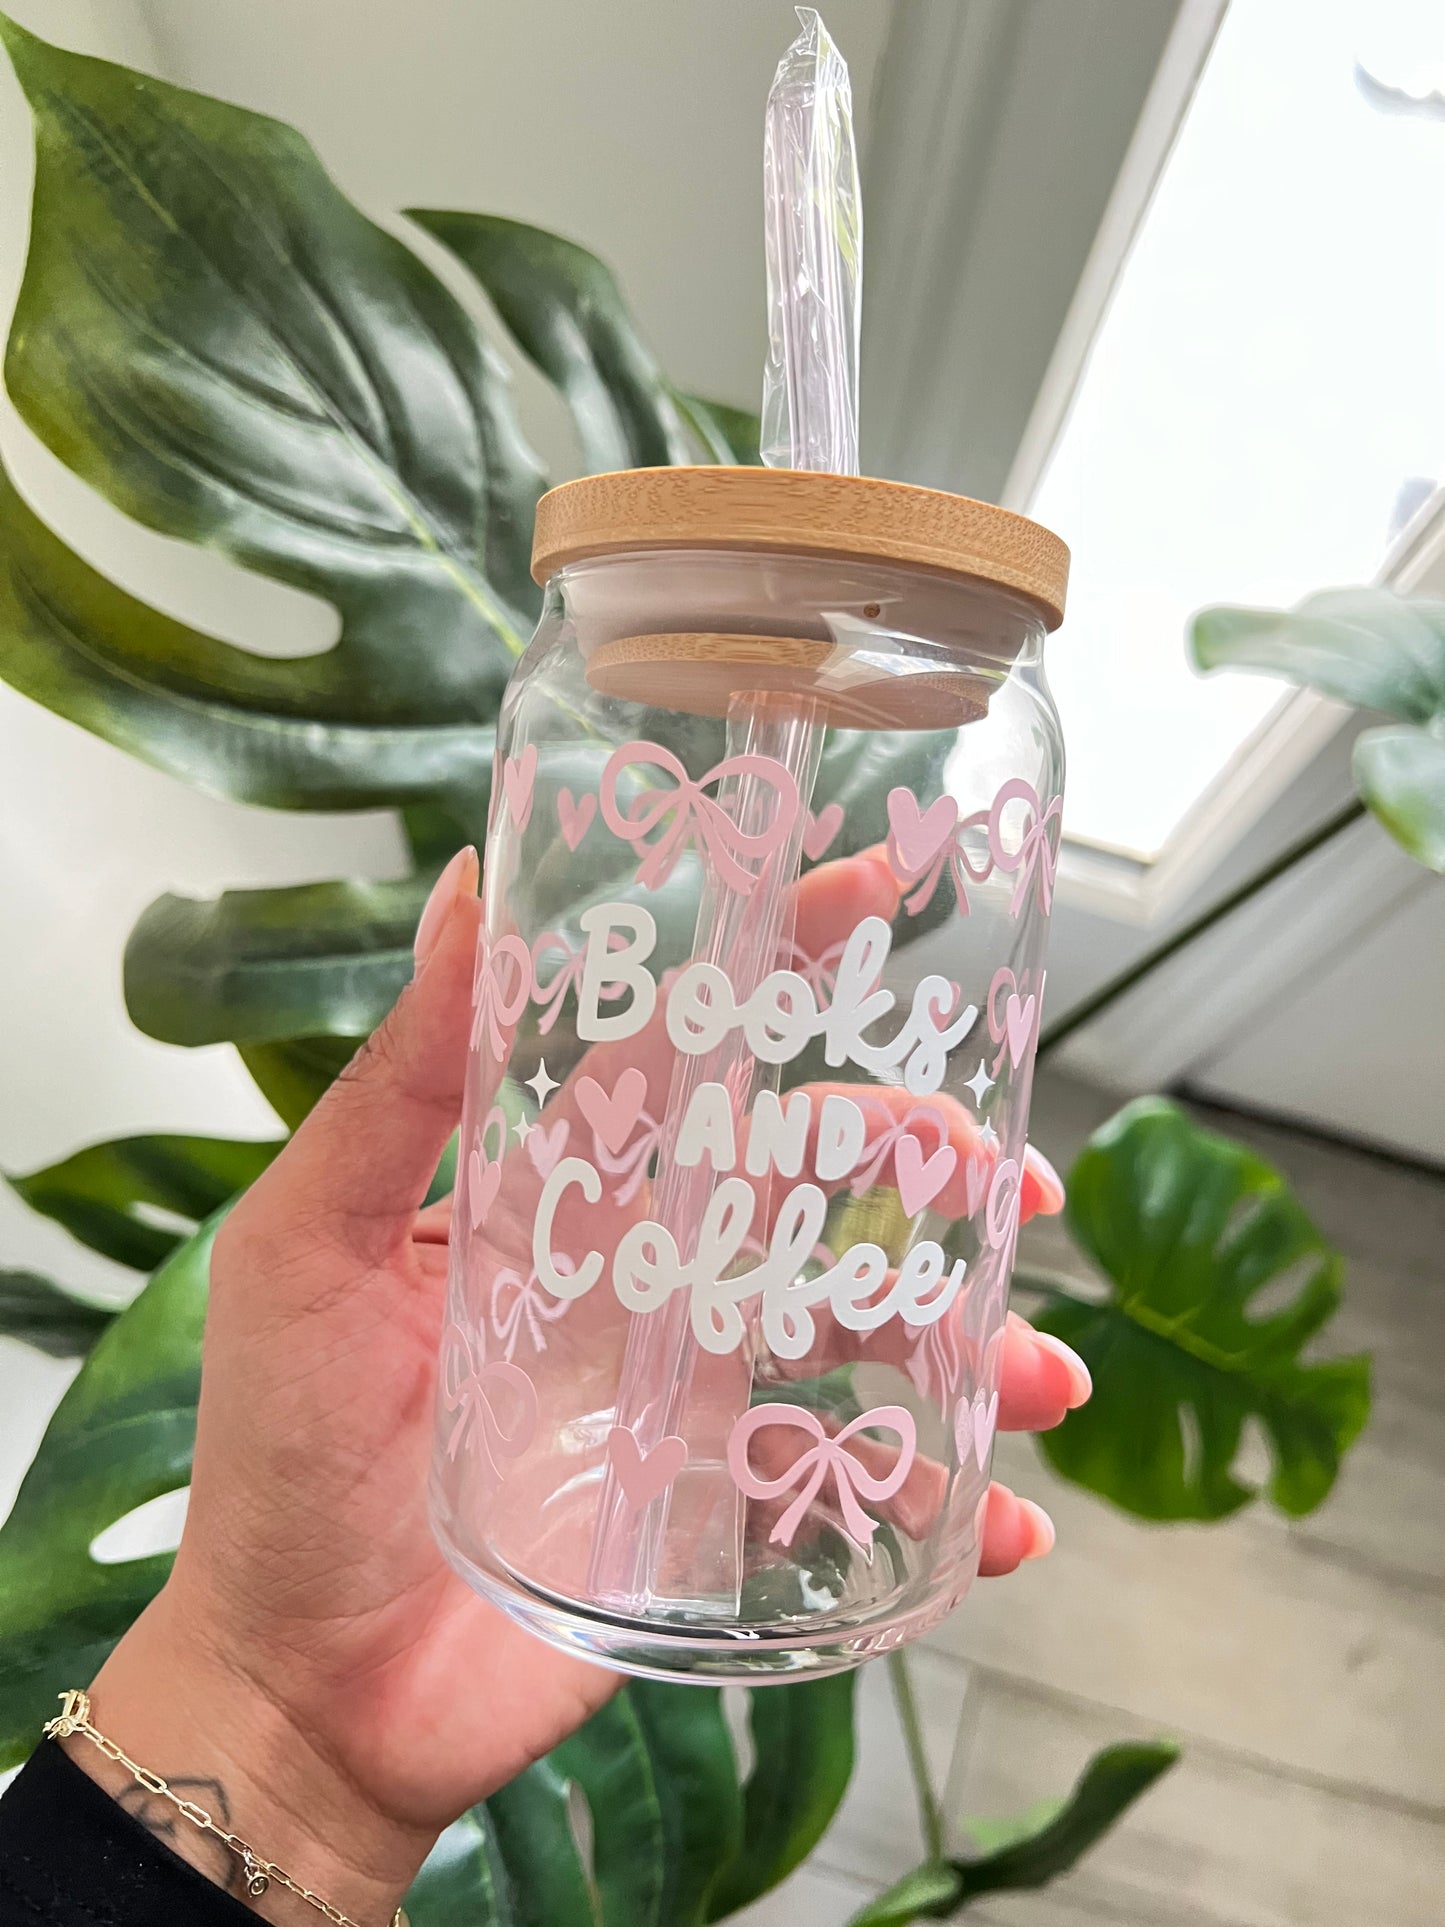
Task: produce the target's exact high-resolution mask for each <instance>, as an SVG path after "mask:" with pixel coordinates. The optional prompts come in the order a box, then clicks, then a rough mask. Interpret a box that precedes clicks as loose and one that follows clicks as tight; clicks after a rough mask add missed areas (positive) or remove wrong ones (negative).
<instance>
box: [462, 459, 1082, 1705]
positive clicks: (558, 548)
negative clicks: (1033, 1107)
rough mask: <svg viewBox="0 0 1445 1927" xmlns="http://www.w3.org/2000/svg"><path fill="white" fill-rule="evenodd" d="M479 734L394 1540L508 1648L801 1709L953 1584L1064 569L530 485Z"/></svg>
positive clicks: (818, 498)
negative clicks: (414, 1535) (724, 1685)
mask: <svg viewBox="0 0 1445 1927" xmlns="http://www.w3.org/2000/svg"><path fill="white" fill-rule="evenodd" d="M533 566H534V573H535V574H536V576H537V578H538V580H539V581H543V582H545V584H546V595H545V601H544V606H543V610H542V615H541V619H540V621H539V624H538V627H537V631H536V634H535V636H534V637H533V639H532V641H531V644H530V645H529V647H528V648H527V650H526V653H525V654H524V655H523V656H522V658H521V659H520V661H519V663H518V665H517V668H516V670H515V672H514V674H513V677H512V680H511V683H510V685H509V687H508V690H507V693H506V696H505V700H504V702H503V705H502V710H501V716H500V720H499V727H498V738H497V749H496V761H495V769H494V776H493V788H492V796H491V819H490V829H489V834H488V839H487V848H486V860H485V868H484V884H483V894H484V909H485V918H484V925H483V931H482V936H481V939H480V945H479V950H478V955H477V960H476V978H475V996H474V1019H473V1026H472V1036H471V1063H470V1069H469V1077H468V1086H467V1095H466V1103H465V1112H464V1116H463V1120H462V1127H461V1139H460V1152H459V1157H458V1175H457V1187H456V1199H455V1207H454V1216H453V1220H452V1239H451V1273H450V1279H449V1284H448V1296H447V1311H446V1323H445V1331H444V1336H443V1341H442V1356H441V1367H440V1382H439V1394H438V1410H437V1430H436V1445H435V1454H434V1463H433V1473H432V1486H431V1508H432V1518H433V1524H434V1529H435V1531H436V1533H437V1536H438V1539H439V1542H440V1544H441V1546H442V1548H443V1551H444V1552H445V1554H446V1557H447V1558H448V1559H449V1560H450V1562H451V1563H452V1565H453V1566H454V1567H455V1568H456V1569H457V1571H458V1572H460V1573H461V1574H462V1575H463V1576H464V1577H465V1578H466V1579H467V1581H468V1582H469V1583H470V1584H471V1585H472V1586H473V1587H475V1588H476V1590H477V1591H479V1592H480V1593H482V1594H484V1595H485V1596H486V1597H487V1598H489V1599H491V1600H493V1601H494V1602H495V1603H497V1604H498V1605H500V1606H502V1607H503V1608H504V1609H505V1610H506V1611H507V1612H509V1613H510V1614H512V1615H513V1616H514V1617H515V1618H516V1619H518V1620H520V1621H521V1622H522V1623H524V1624H525V1625H527V1626H528V1627H530V1628H531V1629H532V1630H534V1631H535V1632H537V1633H539V1634H541V1635H542V1636H543V1637H545V1638H547V1639H550V1640H552V1641H554V1642H556V1643H557V1644H559V1645H562V1646H564V1647H568V1648H570V1649H572V1650H574V1651H577V1652H581V1653H584V1654H587V1655H590V1656H592V1657H594V1658H596V1659H598V1660H601V1661H605V1662H606V1663H607V1664H608V1665H611V1666H618V1667H622V1668H624V1669H627V1670H631V1671H634V1672H638V1673H644V1674H652V1675H656V1676H661V1677H667V1678H676V1679H693V1678H696V1679H708V1680H726V1679H747V1680H753V1681H756V1680H759V1679H765V1678H767V1677H769V1676H778V1677H785V1676H797V1675H801V1674H806V1673H810V1672H811V1673H821V1672H829V1671H837V1670H839V1669H841V1668H844V1667H847V1666H852V1665H855V1664H857V1663H858V1662H860V1661H861V1660H863V1659H865V1658H867V1657H868V1656H870V1655H871V1654H874V1653H877V1652H879V1651H882V1650H885V1649H887V1648H889V1647H891V1646H894V1645H897V1644H899V1643H900V1642H901V1641H903V1640H905V1639H909V1638H912V1637H914V1636H915V1635H916V1634H918V1633H920V1632H923V1631H924V1630H926V1629H927V1628H928V1627H929V1626H931V1625H933V1624H934V1623H935V1622H936V1621H937V1620H939V1619H940V1618H942V1617H943V1615H944V1614H945V1613H947V1612H948V1611H949V1610H950V1609H951V1608H952V1607H953V1606H954V1605H956V1604H957V1602H958V1601H959V1600H960V1599H961V1598H962V1596H963V1594H964V1593H965V1592H966V1591H967V1589H968V1587H969V1584H970V1583H971V1581H972V1579H973V1577H974V1575H975V1573H976V1572H977V1569H978V1559H979V1543H980V1532H981V1526H982V1518H983V1508H984V1502H985V1494H986V1491H987V1486H988V1476H989V1461H990V1455H991V1450H992V1444H993V1434H994V1427H995V1422H996V1419H997V1414H998V1382H999V1354H1000V1349H1001V1345H1002V1339H1003V1327H1004V1314H1005V1308H1006V1301H1007V1294H1008V1282H1009V1273H1010V1269H1011V1266H1012V1262H1013V1256H1014V1245H1015V1241H1016V1238H1017V1233H1018V1223H1019V1202H1020V1184H1021V1175H1022V1169H1023V1157H1024V1146H1025V1136H1026V1130H1027V1122H1028V1107H1029V1087H1030V1081H1031V1076H1032V1068H1033V1059H1034V1050H1035V1045H1036V1042H1037V1039H1038V1032H1039V1018H1040V1011H1041V1009H1042V1005H1043V995H1044V948H1045V940H1046V935H1047V926H1048V918H1049V909H1050V903H1051V899H1052V895H1053V889H1054V879H1055V873H1056V869H1057V864H1058V855H1059V836H1060V812H1061V807H1062V804H1061V789H1062V783H1063V747H1062V740H1061V736H1060V731H1059V725H1058V719H1057V716H1056V713H1055V710H1054V706H1053V703H1052V702H1051V700H1050V697H1049V692H1048V687H1047V684H1046V682H1045V680H1044V671H1043V641H1044V635H1045V632H1046V631H1047V630H1048V629H1051V628H1053V627H1055V626H1056V625H1057V624H1058V622H1059V621H1060V620H1061V617H1062V607H1063V596H1064V588H1065V582H1066V577H1067V568H1068V554H1067V551H1066V550H1065V548H1064V546H1063V544H1062V543H1060V542H1059V541H1058V540H1057V538H1055V537H1054V536H1052V535H1050V534H1049V533H1048V531H1047V530H1044V529H1042V528H1039V527H1038V526H1037V525H1036V524H1033V523H1030V522H1027V521H1025V520H1024V519H1023V518H1021V517H1019V516H1015V515H1012V514H1009V513H1007V512H1006V511H1004V510H1001V509H997V508H992V507H988V506H986V505H984V504H980V503H977V502H970V501H966V500H964V499H962V498H960V497H956V496H950V495H944V494H940V493H938V492H936V491H933V490H928V489H919V488H910V487H904V486H901V485H899V484H895V483H890V482H881V481H875V480H871V479H868V478H864V477H847V476H832V475H819V474H803V473H789V472H785V471H784V472H778V471H768V470H760V469H722V468H709V469H649V470H636V471H629V472H625V473H622V474H617V475H599V476H592V477H589V478H587V479H585V480H583V481H578V482H572V483H569V484H567V485H566V486H564V487H562V488H560V489H556V490H554V491H553V492H552V493H551V494H550V495H548V496H547V497H545V498H544V500H543V501H542V503H541V505H540V508H539V511H538V517H537V534H536V546H535V552H534V562H533Z"/></svg>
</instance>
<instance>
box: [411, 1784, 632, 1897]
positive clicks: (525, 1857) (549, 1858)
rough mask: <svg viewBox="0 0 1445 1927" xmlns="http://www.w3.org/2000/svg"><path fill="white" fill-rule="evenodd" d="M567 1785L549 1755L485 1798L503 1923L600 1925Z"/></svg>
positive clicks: (593, 1890)
mask: <svg viewBox="0 0 1445 1927" xmlns="http://www.w3.org/2000/svg"><path fill="white" fill-rule="evenodd" d="M568 1785H569V1783H568V1781H567V1778H566V1776H565V1775H564V1774H563V1773H562V1772H561V1771H560V1770H559V1769H558V1767H557V1765H556V1760H555V1756H553V1755H549V1756H548V1757H547V1758H546V1759H544V1760H538V1761H536V1763H535V1764H534V1765H532V1766H529V1767H528V1768H527V1770H526V1772H525V1773H522V1774H519V1775H518V1777H517V1778H516V1779H515V1780H513V1781H511V1782H510V1784H509V1785H507V1786H504V1787H499V1788H498V1790H497V1791H496V1792H495V1793H494V1794H493V1795H492V1797H491V1798H490V1799H489V1800H488V1801H487V1809H486V1810H487V1814H488V1817H489V1819H490V1820H491V1824H492V1834H493V1838H494V1839H495V1841H496V1843H497V1848H498V1851H499V1852H500V1854H501V1857H502V1862H503V1865H504V1866H505V1867H506V1868H507V1872H508V1877H509V1880H510V1886H511V1899H512V1910H511V1913H510V1914H509V1915H508V1924H509V1927H602V1911H601V1901H600V1899H599V1897H598V1893H597V1890H596V1888H595V1886H594V1885H593V1882H592V1878H591V1875H590V1873H589V1872H588V1869H587V1868H586V1866H585V1865H584V1864H583V1861H582V1855H581V1853H580V1851H579V1849H578V1846H577V1838H576V1835H575V1834H574V1832H573V1829H572V1816H571V1812H570V1807H569V1794H568ZM415 1927H420V1923H416V1924H415Z"/></svg>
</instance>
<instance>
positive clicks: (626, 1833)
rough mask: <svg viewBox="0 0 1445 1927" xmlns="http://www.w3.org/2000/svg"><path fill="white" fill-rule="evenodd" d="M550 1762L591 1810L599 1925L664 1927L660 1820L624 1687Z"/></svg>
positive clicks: (650, 1761) (650, 1769)
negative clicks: (582, 1795)
mask: <svg viewBox="0 0 1445 1927" xmlns="http://www.w3.org/2000/svg"><path fill="white" fill-rule="evenodd" d="M551 1759H552V1762H553V1764H554V1765H555V1766H556V1768H557V1771H558V1772H559V1773H561V1774H563V1775H564V1776H565V1777H566V1778H567V1779H569V1780H575V1781H576V1782H577V1784H578V1786H580V1787H581V1789H582V1791H583V1793H584V1794H585V1796H586V1799H587V1804H588V1806H589V1807H590V1808H591V1810H592V1871H593V1878H594V1880H595V1882H596V1885H597V1894H598V1899H599V1901H600V1903H601V1918H602V1922H603V1927H671V1923H670V1922H669V1921H667V1920H666V1919H665V1917H664V1915H663V1912H662V1900H663V1893H664V1888H665V1882H666V1871H665V1861H666V1854H667V1839H668V1823H667V1816H666V1813H665V1811H664V1797H665V1796H664V1794H663V1792H662V1790H661V1788H660V1787H659V1785H658V1762H657V1761H656V1760H655V1759H654V1758H653V1755H652V1752H651V1749H650V1747H649V1746H648V1741H647V1733H646V1730H645V1729H644V1727H643V1724H642V1722H641V1720H640V1719H639V1718H638V1714H637V1708H636V1707H635V1706H634V1704H633V1702H632V1697H631V1692H630V1689H629V1688H628V1687H624V1688H623V1689H622V1691H621V1692H620V1693H618V1694H617V1696H616V1698H615V1699H611V1700H609V1701H608V1702H607V1704H606V1705H605V1706H604V1707H603V1708H602V1710H601V1711H600V1712H598V1713H594V1714H593V1715H592V1717H591V1719H590V1720H588V1722H587V1724H586V1725H585V1726H583V1727H581V1728H579V1730H578V1731H577V1732H576V1733H574V1734H572V1736H571V1737H570V1739H566V1740H563V1742H562V1744H561V1745H560V1746H559V1747H556V1748H555V1749H554V1750H553V1752H552V1754H551Z"/></svg>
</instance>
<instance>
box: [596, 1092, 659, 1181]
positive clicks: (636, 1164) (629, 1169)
mask: <svg viewBox="0 0 1445 1927" xmlns="http://www.w3.org/2000/svg"><path fill="white" fill-rule="evenodd" d="M637 1122H638V1124H640V1125H641V1126H642V1130H641V1132H640V1134H639V1135H638V1136H636V1137H629V1138H628V1140H627V1142H626V1143H625V1144H624V1145H623V1147H622V1149H621V1150H620V1151H619V1152H618V1153H617V1154H616V1155H615V1156H614V1155H613V1153H612V1152H611V1151H609V1150H608V1148H607V1146H606V1145H605V1144H603V1143H602V1142H601V1141H600V1140H596V1139H594V1141H593V1145H592V1158H593V1162H594V1163H595V1164H596V1166H597V1168H598V1170H599V1171H605V1172H606V1173H607V1175H608V1177H610V1178H617V1179H619V1180H620V1182H619V1184H618V1186H617V1189H616V1190H615V1191H614V1192H613V1193H612V1202H613V1203H614V1204H631V1202H632V1200H633V1199H634V1198H635V1197H636V1196H637V1193H638V1192H639V1191H640V1190H641V1188H642V1180H643V1179H644V1178H645V1177H646V1176H647V1167H648V1165H649V1164H650V1163H651V1162H652V1154H653V1152H654V1151H655V1150H656V1149H657V1146H658V1140H659V1139H660V1138H661V1136H662V1126H661V1125H660V1124H659V1123H658V1121H657V1119H656V1118H655V1117H654V1116H653V1115H652V1113H651V1112H650V1111H645V1110H644V1111H640V1112H639V1113H638V1118H637ZM633 1128H634V1130H635V1129H636V1126H635V1125H634V1127H633Z"/></svg>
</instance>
